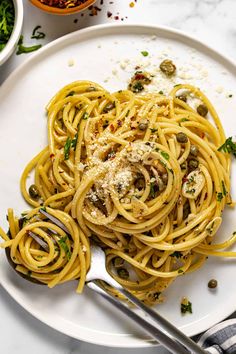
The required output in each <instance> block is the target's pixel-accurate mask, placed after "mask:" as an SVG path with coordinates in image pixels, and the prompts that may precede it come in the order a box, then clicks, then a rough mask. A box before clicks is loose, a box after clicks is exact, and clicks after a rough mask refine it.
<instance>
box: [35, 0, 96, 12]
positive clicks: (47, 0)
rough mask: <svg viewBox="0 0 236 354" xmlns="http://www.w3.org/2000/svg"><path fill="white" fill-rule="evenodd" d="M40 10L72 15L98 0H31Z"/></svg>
mask: <svg viewBox="0 0 236 354" xmlns="http://www.w3.org/2000/svg"><path fill="white" fill-rule="evenodd" d="M30 2H31V3H32V4H33V5H35V6H36V7H38V8H39V9H40V10H43V11H46V12H48V13H50V14H56V15H70V14H75V13H77V12H80V11H83V10H85V9H87V7H89V6H91V5H93V4H94V3H95V2H96V0H30Z"/></svg>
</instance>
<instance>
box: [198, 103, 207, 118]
mask: <svg viewBox="0 0 236 354" xmlns="http://www.w3.org/2000/svg"><path fill="white" fill-rule="evenodd" d="M197 113H198V114H200V116H202V117H206V115H207V113H208V108H207V106H206V105H204V104H200V105H199V106H198V107H197Z"/></svg>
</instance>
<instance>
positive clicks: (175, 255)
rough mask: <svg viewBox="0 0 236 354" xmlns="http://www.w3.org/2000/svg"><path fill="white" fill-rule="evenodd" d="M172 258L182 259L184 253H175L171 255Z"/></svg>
mask: <svg viewBox="0 0 236 354" xmlns="http://www.w3.org/2000/svg"><path fill="white" fill-rule="evenodd" d="M170 256H171V257H175V258H181V257H182V253H181V252H179V251H175V252H174V253H171V255H170Z"/></svg>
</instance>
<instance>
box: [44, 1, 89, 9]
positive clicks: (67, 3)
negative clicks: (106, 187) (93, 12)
mask: <svg viewBox="0 0 236 354" xmlns="http://www.w3.org/2000/svg"><path fill="white" fill-rule="evenodd" d="M39 1H40V2H41V3H42V4H44V5H48V6H52V7H58V8H60V9H67V8H70V7H76V6H80V5H82V4H85V3H86V2H87V0H39Z"/></svg>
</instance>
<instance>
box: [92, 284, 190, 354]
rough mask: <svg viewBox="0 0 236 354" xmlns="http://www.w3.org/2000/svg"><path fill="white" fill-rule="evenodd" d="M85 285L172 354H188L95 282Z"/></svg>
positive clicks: (173, 340)
mask: <svg viewBox="0 0 236 354" xmlns="http://www.w3.org/2000/svg"><path fill="white" fill-rule="evenodd" d="M87 286H88V287H89V288H90V289H92V290H94V291H96V293H98V294H99V295H101V296H102V297H103V298H104V299H106V300H107V301H108V302H110V303H111V304H112V305H113V306H115V307H116V308H117V309H119V310H120V311H121V312H123V313H124V314H125V315H126V316H128V317H129V318H130V319H132V320H133V321H134V322H135V323H136V324H138V325H139V326H140V327H142V329H143V330H145V331H146V332H147V333H148V334H149V335H151V336H152V337H153V338H154V339H155V340H156V341H158V342H159V343H161V344H162V345H163V346H164V347H165V348H166V349H168V350H169V351H170V352H171V353H173V354H189V353H190V352H189V351H188V350H187V349H186V348H185V347H183V346H182V345H181V344H180V343H179V342H177V341H176V340H175V339H173V338H171V337H169V336H168V335H167V334H165V333H164V332H162V331H161V330H160V329H159V328H158V327H155V326H154V325H152V324H150V323H149V322H148V321H147V320H145V319H143V318H142V317H140V316H139V315H137V314H136V313H135V312H133V311H132V310H131V309H130V308H129V307H127V306H126V305H124V304H123V303H122V302H121V301H120V300H119V299H118V298H114V297H112V296H111V295H110V294H109V293H107V291H106V290H105V289H104V288H103V287H102V286H101V285H100V284H99V283H97V282H94V281H91V282H88V283H87Z"/></svg>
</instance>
